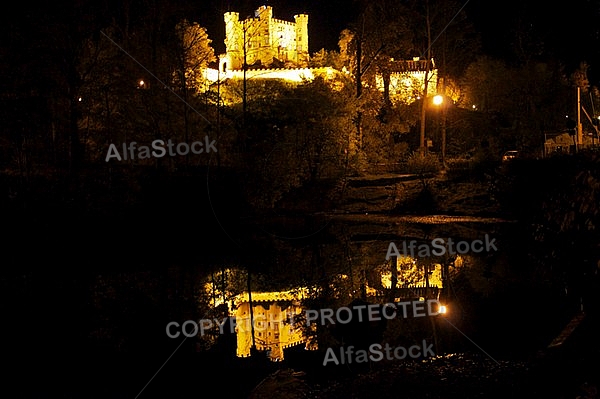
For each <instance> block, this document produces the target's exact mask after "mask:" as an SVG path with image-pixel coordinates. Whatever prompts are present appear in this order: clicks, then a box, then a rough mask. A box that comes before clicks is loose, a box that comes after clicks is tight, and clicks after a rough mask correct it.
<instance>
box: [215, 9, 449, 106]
mask: <svg viewBox="0 0 600 399" xmlns="http://www.w3.org/2000/svg"><path fill="white" fill-rule="evenodd" d="M224 20H225V47H226V52H225V54H221V55H220V56H219V66H218V69H213V68H206V69H205V70H204V80H205V82H206V89H208V87H209V86H210V85H211V84H214V83H215V82H219V81H225V80H229V79H230V80H237V81H239V80H243V79H247V80H249V79H276V80H282V81H286V82H294V83H301V82H304V81H311V80H313V79H315V78H316V77H323V78H324V79H325V80H327V81H329V82H333V81H334V80H336V78H338V77H340V76H342V75H348V74H349V72H348V71H347V70H346V69H345V68H344V70H342V71H339V70H336V69H334V68H332V67H320V68H309V67H308V64H309V60H310V57H309V49H308V15H306V14H298V15H295V16H294V22H289V21H283V20H280V19H275V18H273V9H272V8H271V7H270V6H261V7H259V8H258V9H257V10H256V11H255V12H254V17H249V18H246V19H245V20H240V14H239V13H237V12H226V13H225V14H224ZM244 59H245V60H246V66H247V68H245V69H246V71H244ZM426 65H427V62H426V60H422V59H419V58H418V57H417V58H414V59H413V60H394V59H390V60H389V62H388V65H387V66H386V67H385V68H383V69H384V70H381V69H380V70H378V72H377V75H376V77H375V86H376V87H377V89H378V90H379V91H381V92H383V93H384V95H385V97H386V98H387V99H389V100H390V101H391V102H392V103H399V102H400V103H405V104H410V103H412V102H414V101H416V100H418V99H419V98H420V96H421V95H422V94H423V89H424V86H425V84H424V82H425V79H426V78H425V70H426V69H425V67H426ZM430 68H431V69H430V70H429V73H428V74H427V78H428V80H429V83H428V86H427V95H432V94H435V93H436V91H437V69H436V67H435V64H434V63H433V60H431V63H430ZM334 86H335V85H334Z"/></svg>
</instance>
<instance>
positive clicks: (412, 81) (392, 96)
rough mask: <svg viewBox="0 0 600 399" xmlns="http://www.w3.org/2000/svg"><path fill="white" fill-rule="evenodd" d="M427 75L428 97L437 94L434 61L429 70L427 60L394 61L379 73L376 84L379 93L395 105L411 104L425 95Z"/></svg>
mask: <svg viewBox="0 0 600 399" xmlns="http://www.w3.org/2000/svg"><path fill="white" fill-rule="evenodd" d="M425 73H427V79H428V84H427V95H428V96H429V95H435V94H436V93H437V80H438V79H437V78H438V76H437V68H436V66H435V62H434V60H433V59H432V60H431V61H430V63H429V69H428V68H427V60H425V59H421V58H420V57H413V59H412V60H394V59H393V58H391V59H390V60H389V61H388V63H387V65H385V66H382V67H380V68H379V70H378V71H377V75H376V77H375V82H376V84H377V88H378V89H379V91H381V92H383V93H384V96H385V97H386V98H387V99H388V100H389V101H390V102H392V103H393V104H396V103H406V104H410V103H412V102H414V101H416V100H418V99H419V98H420V97H421V96H422V95H423V89H424V88H425Z"/></svg>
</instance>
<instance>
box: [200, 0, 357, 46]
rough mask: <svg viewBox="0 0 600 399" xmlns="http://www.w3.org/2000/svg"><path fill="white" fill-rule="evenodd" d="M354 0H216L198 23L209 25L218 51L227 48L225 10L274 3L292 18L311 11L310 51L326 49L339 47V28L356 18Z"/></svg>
mask: <svg viewBox="0 0 600 399" xmlns="http://www.w3.org/2000/svg"><path fill="white" fill-rule="evenodd" d="M353 3H354V2H353V1H352V0H346V1H343V0H332V1H329V0H270V1H267V0H263V1H245V0H231V1H227V0H213V1H210V2H208V3H207V5H208V4H210V6H208V7H205V6H200V5H199V7H202V10H203V11H201V14H199V15H198V19H199V20H198V23H200V25H202V26H206V28H207V29H208V31H209V36H210V38H211V39H212V40H213V47H214V48H215V50H216V51H217V52H218V53H221V52H224V51H225V46H224V44H223V35H224V33H225V27H224V23H223V13H224V12H226V11H228V10H229V11H236V12H239V13H240V18H242V19H243V18H244V16H250V15H252V14H253V11H254V10H256V9H257V8H258V7H260V6H261V5H268V6H271V7H273V14H274V17H275V18H278V19H283V20H286V21H293V20H294V15H295V14H302V13H304V14H308V29H309V47H310V51H311V52H315V51H318V50H320V49H321V48H326V49H337V41H338V38H339V34H340V32H341V31H342V30H343V29H344V28H345V27H346V26H347V24H348V22H349V21H350V20H351V19H352V18H353V6H352V5H353Z"/></svg>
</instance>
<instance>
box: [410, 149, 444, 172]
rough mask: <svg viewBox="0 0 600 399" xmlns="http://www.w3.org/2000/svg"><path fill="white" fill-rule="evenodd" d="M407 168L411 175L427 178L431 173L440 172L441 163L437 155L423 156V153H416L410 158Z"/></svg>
mask: <svg viewBox="0 0 600 399" xmlns="http://www.w3.org/2000/svg"><path fill="white" fill-rule="evenodd" d="M406 167H407V170H408V171H409V172H410V173H415V174H418V175H420V176H425V175H427V174H430V173H436V172H439V171H440V169H441V163H440V160H439V158H438V157H437V155H432V154H425V155H422V154H421V153H419V152H416V151H415V152H413V153H412V154H411V155H410V156H409V157H408V160H407V162H406Z"/></svg>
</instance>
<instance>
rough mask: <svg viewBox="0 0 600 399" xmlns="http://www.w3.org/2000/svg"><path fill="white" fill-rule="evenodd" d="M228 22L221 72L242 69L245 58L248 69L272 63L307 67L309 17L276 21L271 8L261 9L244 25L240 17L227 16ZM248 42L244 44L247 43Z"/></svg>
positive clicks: (234, 14)
mask: <svg viewBox="0 0 600 399" xmlns="http://www.w3.org/2000/svg"><path fill="white" fill-rule="evenodd" d="M224 19H225V47H226V54H224V55H222V56H220V59H221V60H223V62H222V63H221V65H220V66H219V69H220V70H222V71H226V70H229V69H231V70H236V69H242V64H243V62H244V55H245V56H246V62H247V64H249V65H252V64H255V63H261V64H263V65H269V64H271V63H273V60H274V59H275V60H277V61H279V62H280V63H293V64H295V65H297V66H299V67H305V66H308V61H309V54H308V15H307V14H298V15H295V16H294V21H285V20H283V19H279V18H273V9H272V8H271V7H270V6H261V7H259V8H258V9H257V10H256V11H255V12H254V16H253V17H249V18H246V19H245V20H243V21H241V20H240V19H239V13H236V12H227V13H225V14H224ZM244 41H245V43H244Z"/></svg>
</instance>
